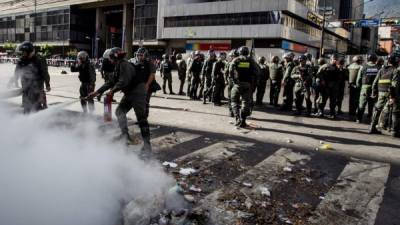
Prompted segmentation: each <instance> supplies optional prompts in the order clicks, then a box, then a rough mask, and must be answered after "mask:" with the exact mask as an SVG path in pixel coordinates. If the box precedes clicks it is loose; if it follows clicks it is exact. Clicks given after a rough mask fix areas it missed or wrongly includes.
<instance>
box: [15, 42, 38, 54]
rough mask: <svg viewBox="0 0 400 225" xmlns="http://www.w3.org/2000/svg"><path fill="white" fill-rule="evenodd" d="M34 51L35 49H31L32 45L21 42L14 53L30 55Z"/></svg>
mask: <svg viewBox="0 0 400 225" xmlns="http://www.w3.org/2000/svg"><path fill="white" fill-rule="evenodd" d="M34 50H35V48H34V47H33V44H32V43H31V42H30V41H24V42H22V43H21V44H20V45H18V47H17V49H16V52H19V53H22V52H26V53H31V52H33V51H34Z"/></svg>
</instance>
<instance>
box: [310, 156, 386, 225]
mask: <svg viewBox="0 0 400 225" xmlns="http://www.w3.org/2000/svg"><path fill="white" fill-rule="evenodd" d="M389 171H390V165H389V164H387V163H379V162H372V161H365V160H355V159H354V160H353V161H351V162H350V163H349V164H347V165H346V167H345V168H344V170H343V171H342V173H341V174H340V176H339V177H338V182H337V183H336V184H335V185H334V186H333V187H332V188H331V190H330V191H329V192H328V193H327V194H326V196H325V197H324V200H322V202H321V203H320V204H319V206H318V207H317V209H316V213H315V216H313V217H312V218H311V219H310V222H311V223H312V224H324V225H333V224H346V225H373V224H374V223H375V219H376V215H377V212H378V209H379V207H380V204H381V202H382V199H383V194H384V190H385V185H386V182H387V179H388V176H389Z"/></svg>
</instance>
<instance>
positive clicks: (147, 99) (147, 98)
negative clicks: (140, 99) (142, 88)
mask: <svg viewBox="0 0 400 225" xmlns="http://www.w3.org/2000/svg"><path fill="white" fill-rule="evenodd" d="M152 94H153V93H152V92H151V91H150V90H148V91H147V96H146V118H149V114H150V98H151V95H152Z"/></svg>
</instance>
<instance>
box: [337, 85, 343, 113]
mask: <svg viewBox="0 0 400 225" xmlns="http://www.w3.org/2000/svg"><path fill="white" fill-rule="evenodd" d="M344 87H345V83H340V84H339V86H338V93H337V97H336V106H337V109H338V111H340V112H341V111H342V104H343V99H344Z"/></svg>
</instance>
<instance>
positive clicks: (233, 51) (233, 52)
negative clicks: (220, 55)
mask: <svg viewBox="0 0 400 225" xmlns="http://www.w3.org/2000/svg"><path fill="white" fill-rule="evenodd" d="M229 56H230V57H238V56H239V52H238V51H237V49H232V50H231V51H230V52H229Z"/></svg>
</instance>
